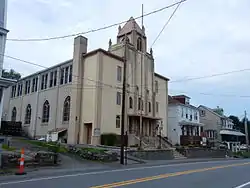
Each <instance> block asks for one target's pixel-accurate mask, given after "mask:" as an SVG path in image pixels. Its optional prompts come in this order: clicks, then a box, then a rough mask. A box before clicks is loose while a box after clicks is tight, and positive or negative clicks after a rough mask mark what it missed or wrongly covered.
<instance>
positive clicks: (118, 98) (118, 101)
mask: <svg viewBox="0 0 250 188" xmlns="http://www.w3.org/2000/svg"><path fill="white" fill-rule="evenodd" d="M121 101H122V99H121V92H117V93H116V104H117V105H121Z"/></svg>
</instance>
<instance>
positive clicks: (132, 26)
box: [117, 17, 145, 37]
mask: <svg viewBox="0 0 250 188" xmlns="http://www.w3.org/2000/svg"><path fill="white" fill-rule="evenodd" d="M131 31H136V32H138V33H139V34H141V35H143V36H145V33H144V32H143V31H142V29H141V28H140V26H139V25H138V24H137V23H136V21H135V19H134V18H133V17H130V19H129V20H128V21H127V23H126V24H125V25H124V26H123V27H122V29H121V30H120V31H119V33H118V35H117V36H118V37H119V36H123V35H125V34H126V33H129V32H131Z"/></svg>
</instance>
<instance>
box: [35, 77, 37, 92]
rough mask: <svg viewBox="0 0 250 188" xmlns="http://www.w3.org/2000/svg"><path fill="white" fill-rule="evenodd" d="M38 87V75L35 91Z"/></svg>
mask: <svg viewBox="0 0 250 188" xmlns="http://www.w3.org/2000/svg"><path fill="white" fill-rule="evenodd" d="M37 89H38V77H36V84H35V91H37Z"/></svg>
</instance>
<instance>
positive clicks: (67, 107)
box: [63, 96, 70, 122]
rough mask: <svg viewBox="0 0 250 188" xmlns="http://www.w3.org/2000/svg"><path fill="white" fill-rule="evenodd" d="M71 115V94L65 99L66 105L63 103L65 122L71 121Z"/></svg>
mask: <svg viewBox="0 0 250 188" xmlns="http://www.w3.org/2000/svg"><path fill="white" fill-rule="evenodd" d="M69 117H70V96H68V97H67V98H66V99H65V101H64V105H63V121H64V122H67V121H69Z"/></svg>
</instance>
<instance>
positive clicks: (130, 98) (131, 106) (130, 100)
mask: <svg viewBox="0 0 250 188" xmlns="http://www.w3.org/2000/svg"><path fill="white" fill-rule="evenodd" d="M129 108H133V99H132V97H129Z"/></svg>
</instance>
